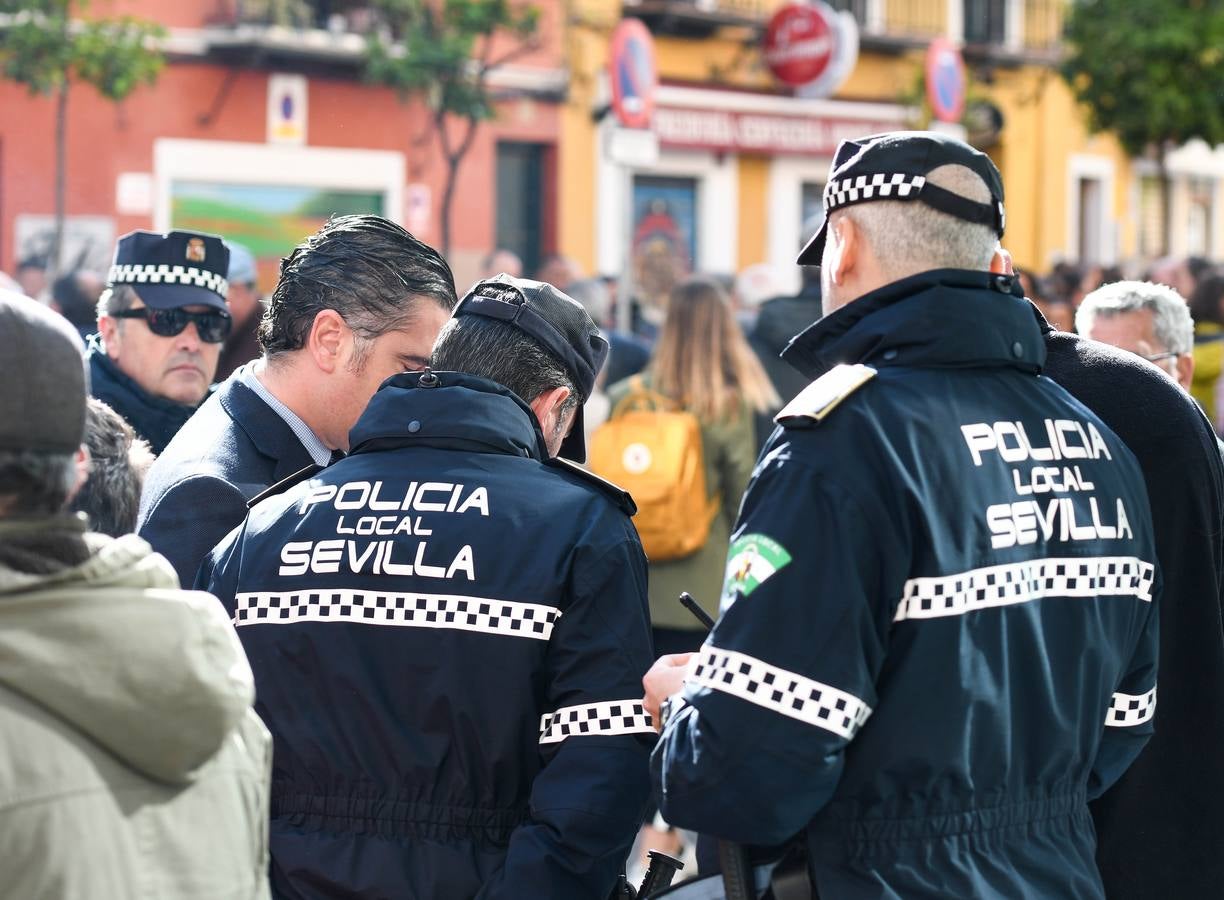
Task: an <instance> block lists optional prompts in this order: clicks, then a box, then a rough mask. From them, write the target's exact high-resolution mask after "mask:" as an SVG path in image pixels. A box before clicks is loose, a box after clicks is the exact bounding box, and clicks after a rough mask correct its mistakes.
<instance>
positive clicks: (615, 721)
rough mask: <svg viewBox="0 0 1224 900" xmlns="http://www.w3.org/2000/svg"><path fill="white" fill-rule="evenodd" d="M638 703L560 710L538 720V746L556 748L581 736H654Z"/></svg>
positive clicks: (595, 705) (563, 708)
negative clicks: (552, 745)
mask: <svg viewBox="0 0 1224 900" xmlns="http://www.w3.org/2000/svg"><path fill="white" fill-rule="evenodd" d="M654 733H655V730H654V725H652V724H651V721H650V714H649V713H648V712H646V707H644V706H643V705H642V701H641V700H605V701H603V702H602V703H584V704H583V705H581V706H563V707H561V709H559V710H557V711H556V712H551V713H545V714H544V715H543V716H541V717H540V743H541V744H555V743H557V742H558V741H563V740H565V739H566V738H568V737H580V736H582V735H595V734H597V735H603V736H607V735H612V734H654Z"/></svg>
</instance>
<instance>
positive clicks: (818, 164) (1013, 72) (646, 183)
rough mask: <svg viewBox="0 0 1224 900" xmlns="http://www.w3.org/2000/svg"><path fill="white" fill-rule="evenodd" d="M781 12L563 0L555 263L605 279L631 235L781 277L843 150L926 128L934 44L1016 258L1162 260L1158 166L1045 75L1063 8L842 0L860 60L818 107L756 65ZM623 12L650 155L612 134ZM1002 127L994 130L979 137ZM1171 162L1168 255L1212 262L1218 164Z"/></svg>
mask: <svg viewBox="0 0 1224 900" xmlns="http://www.w3.org/2000/svg"><path fill="white" fill-rule="evenodd" d="M777 5H778V3H777V0H697V2H695V0H638V2H637V3H634V4H632V5H631V4H630V3H623V4H622V3H618V2H615V0H575V2H574V3H572V4H571V8H570V16H569V25H568V31H567V35H566V48H567V49H566V54H567V64H568V65H569V67H570V73H571V80H570V91H569V97H568V100H567V103H566V107H565V109H564V112H563V116H562V130H561V139H560V141H559V144H558V188H559V191H558V243H559V247H560V249H561V251H562V252H564V253H566V254H568V255H571V256H573V257H575V258H576V259H577V260H578V261H579V262H580V263H581V264H582V265H583V266H584V268H586V269H587V271H592V272H599V273H602V274H616V273H617V272H619V271H620V270H621V268H622V267H623V266H624V265H625V264H626V262H627V261H628V260H629V259H631V258H633V255H634V254H635V253H637V252H638V251H640V248H641V246H642V241H643V240H644V236H647V237H648V236H649V235H653V234H656V233H665V234H670V236H671V237H670V239H671V240H673V242H674V243H676V244H678V245H680V246H681V248H682V251H681V254H680V255H681V256H682V257H684V259H683V263H684V264H685V265H687V267H688V268H689V269H691V270H698V271H707V272H716V273H727V274H731V273H735V272H738V271H741V270H742V269H744V268H745V267H747V266H749V265H752V264H754V263H759V262H768V263H773V264H776V265H778V266H789V267H790V268H791V269H793V259H794V255H795V252H796V251H797V249H798V247H799V244H800V242H801V240H802V239H803V238H804V237H806V234H805V233H804V222H805V220H806V221H807V222H808V224H809V225H810V224H811V222H812V221H813V220H812V218H811V217H812V214H813V213H814V212H816V213H817V214H818V205H819V192H820V190H821V188H822V186H823V183H824V180H825V178H826V175H827V172H828V167H829V162H830V159H831V154H832V148H833V146H835V144H836V140H838V139H841V138H844V137H850V136H854V135H857V134H864V133H870V132H872V131H879V130H886V129H893V128H905V127H926V126H927V124H928V123H929V121H930V113H929V110H928V109H926V108H925V104H924V102H923V99H922V98H923V94H924V92H923V77H924V75H923V72H924V60H925V56H926V49H927V47H928V46H929V44H930V41H931V40H933V39H934V38H936V37H939V36H944V37H947V38H949V39H950V40H951V41H953V43H955V44H956V45H958V46H960V47H961V48H962V53H963V55H964V58H965V61H966V65H967V72H968V76H969V77H968V97H969V100H970V102H971V105H972V106H973V107H974V109H975V111H976V113H977V115H976V117H973V116H971V117H969V118H967V120H966V124H967V125H968V126H969V132H968V137H969V139H970V140H971V141H973V142H975V143H977V144H978V146H980V147H981V148H982V149H984V150H985V151H986V152H987V153H989V154H990V155H991V157H992V158H993V159H994V160H995V162H996V164H997V165H998V166H999V169H1000V171H1001V172H1002V174H1003V179H1004V184H1005V189H1006V192H1007V207H1008V216H1007V221H1008V230H1007V234H1006V236H1005V239H1004V243H1005V244H1006V246H1007V247H1008V248H1009V249H1010V250H1011V251H1012V254H1013V256H1014V258H1015V259H1016V261H1017V263H1018V264H1020V265H1023V266H1027V267H1029V268H1032V269H1035V270H1037V271H1046V270H1048V269H1049V268H1050V266H1052V265H1053V264H1054V263H1056V262H1058V261H1060V260H1070V261H1077V262H1082V263H1093V264H1113V263H1117V262H1120V261H1123V260H1131V259H1137V258H1139V257H1147V258H1150V257H1152V256H1154V255H1157V254H1158V253H1160V252H1162V251H1163V249H1164V248H1163V247H1162V245H1161V241H1160V234H1159V206H1160V202H1159V188H1158V182H1156V181H1155V169H1154V167H1153V166H1152V165H1150V164H1147V163H1145V162H1143V161H1132V160H1130V159H1128V158H1127V156H1126V155H1125V153H1123V152H1122V150H1121V149H1120V147H1119V146H1118V144H1117V142H1116V141H1115V140H1113V139H1112V137H1110V136H1108V135H1091V134H1089V133H1088V131H1087V129H1086V127H1085V125H1084V118H1083V116H1082V115H1081V112H1080V110H1079V109H1078V108H1077V106H1076V104H1075V102H1074V100H1073V98H1072V96H1071V93H1070V91H1069V90H1068V88H1067V86H1066V85H1065V84H1064V83H1063V81H1062V80H1061V78H1060V77H1059V75H1058V74H1057V72H1056V71H1055V68H1054V66H1055V64H1056V60H1057V54H1058V45H1057V41H1058V35H1059V34H1060V33H1061V27H1062V16H1063V13H1064V10H1065V8H1066V0H854V2H845V0H838V2H834V4H833V5H834V6H835V7H838V8H840V9H842V10H845V11H846V14H848V15H853V16H854V18H855V19H856V21H857V22H858V26H859V42H860V49H859V55H858V60H857V63H856V65H855V66H854V68H853V70H852V72H851V73H850V75H849V77H848V78H847V79H846V80H845V82H844V83H843V84H842V85H841V86H840V87H839V88H838V89H837V90H836V92H835V93H834V94H833V95H832V96H831V97H829V98H827V99H819V100H817V99H803V98H801V97H798V96H796V92H795V91H793V90H792V89H790V88H787V87H786V86H785V85H782V84H780V83H779V82H778V81H776V80H775V79H774V77H773V76H772V74H771V73H770V72H769V70H768V68H767V66H766V65H765V62H764V57H763V53H762V47H761V40H762V33H763V31H764V24H765V22H767V21H768V18H769V16H770V14H771V13H772V12H773V11H774V9H775V8H776V6H777ZM629 16H633V17H638V18H641V19H642V20H643V21H644V22H645V23H646V24H647V25H648V27H650V29H651V31H652V34H653V36H654V43H655V47H656V52H657V61H658V71H659V77H660V82H661V86H660V88H659V91H658V94H657V112H656V115H655V118H654V123H653V125H652V127H651V130H652V131H654V132H655V134H656V136H657V138H658V145H659V149H658V153H657V156H655V157H653V158H652V157H651V155H650V153H649V149H650V148H646V150H645V151H644V152H639V150H632V151H631V152H628V153H626V152H624V149H623V147H622V148H620V149H618V146H617V145H618V143H623V139H624V138H625V135H624V134H622V133H621V129H618V128H617V127H616V125H615V123H614V117H613V116H611V115H610V114H608V113H607V107H608V104H609V100H610V90H609V84H608V76H607V74H606V70H607V64H608V56H609V47H610V39H611V35H612V32H613V29H614V28H615V27H616V25H617V23H619V22H620V20H621V19H622V17H629ZM991 116H997V117H998V118H996V119H992V118H991ZM999 119H1001V126H1000V127H997V128H981V127H979V126H980V125H981V123H983V122H985V123H986V124H987V125H990V124H993V125H999V124H1000V123H999ZM630 137H632V136H630ZM631 143H632V142H631ZM638 143H641V142H638ZM639 149H640V148H639ZM1170 168H1171V171H1172V172H1173V173H1174V176H1175V181H1174V189H1173V194H1172V198H1173V200H1172V220H1173V222H1174V228H1173V229H1172V245H1171V246H1170V247H1169V248H1168V249H1169V250H1170V251H1171V252H1174V253H1179V254H1184V253H1199V254H1202V255H1206V256H1211V257H1217V256H1224V234H1222V233H1221V232H1222V231H1224V229H1221V228H1220V227H1218V223H1217V222H1216V219H1217V217H1218V210H1219V209H1220V208H1221V203H1220V199H1221V195H1220V185H1221V184H1222V183H1224V159H1222V158H1221V156H1220V154H1218V153H1217V152H1214V151H1211V150H1209V149H1208V148H1206V147H1193V146H1191V147H1186V148H1183V149H1182V150H1181V151H1178V153H1175V154H1174V155H1173V157H1172V159H1171V166H1170ZM647 220H648V221H647ZM637 265H638V266H639V267H640V265H641V264H640V262H639V263H638V264H637ZM639 274H643V273H639ZM643 277H647V278H648V277H649V276H648V275H643Z"/></svg>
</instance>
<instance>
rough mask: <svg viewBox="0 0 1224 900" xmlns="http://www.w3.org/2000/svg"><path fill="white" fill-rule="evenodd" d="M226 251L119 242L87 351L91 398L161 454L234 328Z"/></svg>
mask: <svg viewBox="0 0 1224 900" xmlns="http://www.w3.org/2000/svg"><path fill="white" fill-rule="evenodd" d="M228 267H229V249H228V248H227V247H226V246H225V244H224V242H223V241H222V240H221V238H219V237H216V236H215V235H211V234H201V233H197V232H191V231H171V232H168V233H166V234H157V233H153V232H149V231H133V232H131V233H130V234H125V235H124V236H123V237H121V238H120V239H119V243H118V245H117V246H116V247H115V259H114V264H113V265H112V266H111V267H110V271H109V273H108V275H107V279H106V290H105V291H103V293H102V296H101V298H100V299H99V303H98V334H97V335H96V336H94V337H93V338H92V339H91V340H90V342H89V353H88V363H89V371H90V390H91V392H92V393H93V395H94V396H95V397H97V398H98V399H99V400H101V401H103V402H104V403H106V404H107V405H108V406H110V407H111V408H112V409H113V410H115V412H117V413H119V415H121V416H122V417H123V418H124V420H125V421H126V422H127V423H128V424H129V425H131V426H132V428H133V430H135V432H136V434H137V435H139V436H140V437H142V438H144V439H145V440H146V441H148V442H149V445H150V446H151V447H152V448H153V452H154V453H157V454H160V453H161V452H162V451H163V450H165V449H166V445H167V444H169V443H170V440H171V439H172V438H173V437H174V436H175V435H176V434H177V433H178V431H179V429H180V428H182V427H183V425H185V424H186V422H187V420H188V419H190V418H191V416H192V415H193V414H194V413H195V411H196V409H197V408H198V407H199V406H200V404H201V403H202V402H203V401H204V399H205V398H206V397H207V396H208V391H209V386H210V385H211V384H212V381H213V376H214V375H215V374H216V372H217V359H218V357H219V356H220V354H221V343H222V341H224V340H225V339H226V337H227V336H228V335H229V333H230V327H231V324H232V320H231V318H230V314H229V307H228V306H227V305H226V300H225V298H226V294H227V292H228V291H229V283H228V282H227V281H226V277H225V276H226V271H227V269H228Z"/></svg>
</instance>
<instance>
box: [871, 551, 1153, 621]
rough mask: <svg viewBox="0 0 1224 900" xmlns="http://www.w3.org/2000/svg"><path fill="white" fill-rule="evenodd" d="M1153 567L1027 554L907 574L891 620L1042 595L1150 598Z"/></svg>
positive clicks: (1127, 559) (1116, 559) (1124, 560)
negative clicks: (962, 568)
mask: <svg viewBox="0 0 1224 900" xmlns="http://www.w3.org/2000/svg"><path fill="white" fill-rule="evenodd" d="M1155 579H1156V567H1155V566H1153V565H1152V564H1151V563H1149V562H1144V561H1143V560H1141V559H1139V558H1137V557H1134V556H1089V557H1082V558H1081V557H1069V558H1058V557H1053V558H1048V559H1029V560H1025V561H1023V562H1017V563H1006V564H1004V565H999V566H987V567H985V568H981V569H971V570H969V571H967V572H959V573H957V574H955V575H941V576H938V577H933V578H932V577H928V578H911V579H909V580H908V581H906V582H905V586H904V587H903V588H902V596H901V602H900V603H898V604H897V612H896V614H895V615H894V616H893V621H894V622H902V621H904V620H906V619H937V618H942V617H944V616H963V615H966V614H967V613H973V612H977V611H978V610H982V609H989V608H990V607H994V606H1012V605H1015V604H1017V603H1028V602H1030V601H1033V600H1042V599H1044V598H1046V597H1085V598H1093V597H1134V598H1136V599H1138V600H1142V601H1143V602H1145V603H1151V602H1152V583H1153V582H1154V581H1155Z"/></svg>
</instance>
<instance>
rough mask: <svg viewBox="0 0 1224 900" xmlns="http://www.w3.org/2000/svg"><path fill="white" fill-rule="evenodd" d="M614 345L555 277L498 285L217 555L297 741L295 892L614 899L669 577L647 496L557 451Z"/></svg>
mask: <svg viewBox="0 0 1224 900" xmlns="http://www.w3.org/2000/svg"><path fill="white" fill-rule="evenodd" d="M606 355H607V344H606V342H605V341H604V339H603V338H602V337H601V336H600V333H599V329H598V327H597V326H596V325H595V324H594V323H593V322H592V321H591V319H590V317H589V316H587V314H586V313H585V312H584V311H583V309H582V307H581V306H579V305H578V304H577V303H576V302H574V301H573V300H572V299H570V298H569V297H567V296H565V295H564V294H562V293H560V292H559V291H557V290H556V289H555V288H553V287H551V286H550V285H547V284H541V283H538V282H533V281H526V280H518V279H513V278H510V277H508V276H498V277H497V278H494V279H491V280H488V281H484V282H481V283H480V284H478V285H477V286H476V287H475V288H473V290H472V292H471V293H469V294H468V296H467V297H465V298H464V299H463V300H462V301H461V302H460V303H459V305H458V306H457V307H456V309H455V312H454V316H453V318H452V319H451V321H450V322H449V323H448V324H447V325H446V326H445V327H444V329H443V331H442V333H441V334H440V335H439V338H438V341H437V343H436V345H435V347H434V356H433V362H434V369H435V370H434V371H426V372H425V373H412V374H403V375H397V376H394V377H392V378H390V379H388V380H387V381H386V382H384V384H383V385H382V387H381V389H380V390H379V391H378V393H377V394H376V395H375V396H374V398H373V399H372V400H371V402H370V405H369V407H368V408H367V409H366V411H365V413H364V414H363V415H362V417H361V419H360V420H359V421H358V423H357V425H356V427H355V428H354V429H353V431H352V433H351V440H350V446H351V448H352V450H351V452H350V454H349V455H348V456H347V457H346V458H345V459H343V460H341V461H340V462H338V463H335V464H333V465H332V466H330V467H328V468H327V469H325V470H323V471H322V472H320V473H319V474H318V476H317V477H316V478H314V479H313V480H311V481H308V482H303V483H300V484H298V485H296V486H294V487H292V488H289V489H287V490H284V492H283V493H280V494H277V495H275V496H272V497H269V498H267V499H265V500H263V501H262V502H258V498H257V499H256V501H253V502H255V503H256V504H257V505H255V506H254V508H253V509H252V511H251V513H250V515H249V516H248V518H247V521H246V522H245V524H244V525H243V526H242V527H241V528H240V529H239V530H237V531H236V532H235V533H234V534H232V535H231V536H230V537H229V538H228V539H227V541H226V542H224V543H223V544H222V545H221V546H220V547H218V548H217V550H216V551H214V554H213V556H212V558H211V561H206V562H205V564H204V568H203V569H202V570H201V575H200V578H201V582H202V583H203V584H207V586H208V587H209V589H210V590H212V591H213V592H214V593H216V594H217V596H219V597H220V598H221V599H222V601H223V602H225V603H226V604H227V606H228V608H229V609H230V610H231V612H232V614H233V619H234V624H235V625H236V626H237V630H238V634H239V637H240V638H241V639H242V643H243V646H244V647H245V648H246V651H247V653H248V655H249V657H250V660H251V665H252V668H253V669H254V671H255V678H256V683H257V692H258V698H259V702H258V707H257V708H258V710H259V712H260V714H261V715H262V716H263V718H264V721H265V722H266V723H267V724H268V727H269V728H270V730H271V731H272V734H273V737H274V740H275V758H274V775H273V785H272V837H271V841H272V843H271V853H272V879H273V887H274V890H275V892H276V893H277V894H278V895H279V896H281V897H287V898H322V897H328V898H331V897H338V896H346V897H349V896H351V897H371V898H374V897H379V898H381V897H388V898H390V897H394V898H397V900H399V898H419V900H427V898H428V900H432V898H446V900H463V898H472V897H480V898H488V900H492V898H503V897H532V898H556V900H578V898H592V900H605V898H606V897H608V895H609V893H610V892H611V890H612V888H613V885H614V884H615V883H616V881H617V875H618V873H619V871H620V866H621V865H622V863H623V861H624V860H625V858H626V856H627V854H628V852H629V849H630V845H631V843H632V840H633V837H634V834H635V832H636V829H637V826H638V824H639V823H640V821H641V815H642V812H643V809H644V807H645V804H646V800H647V797H648V794H649V774H648V766H647V759H648V754H649V751H650V748H651V746H652V745H653V741H654V731H653V728H652V727H651V722H650V719H649V717H648V716H647V715H646V714H645V711H644V709H643V707H642V702H641V699H640V695H641V688H640V678H641V673H642V672H643V671H645V669H646V667H647V666H649V664H650V629H649V622H648V613H647V606H646V561H645V558H644V555H643V553H642V547H641V544H640V542H639V540H638V536H637V532H636V531H635V530H634V528H633V525H632V523H631V521H630V515H631V514H632V512H633V511H634V508H633V504H632V501H631V500H630V499H629V497H628V496H627V495H626V494H625V493H624V492H622V491H620V490H618V489H616V488H615V487H613V486H611V485H609V484H607V483H605V482H602V481H600V480H599V479H596V478H595V477H594V476H591V475H589V474H588V473H586V472H584V471H583V470H581V469H579V468H578V467H576V466H574V465H572V464H570V463H567V462H565V461H563V460H561V459H556V458H554V457H555V456H556V455H557V453H558V452H559V451H560V452H561V453H562V454H564V455H567V456H569V457H571V458H576V459H578V460H581V459H583V457H584V455H585V449H584V446H583V436H582V435H583V430H582V421H581V412H582V409H581V405H582V402H583V401H584V400H585V399H586V397H587V396H588V395H589V394H590V391H591V389H592V386H593V385H594V383H595V376H596V375H597V373H598V372H599V369H600V367H601V366H602V364H603V362H604V359H605V357H606ZM567 435H568V437H567ZM273 490H275V489H273ZM210 569H211V575H210Z"/></svg>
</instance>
